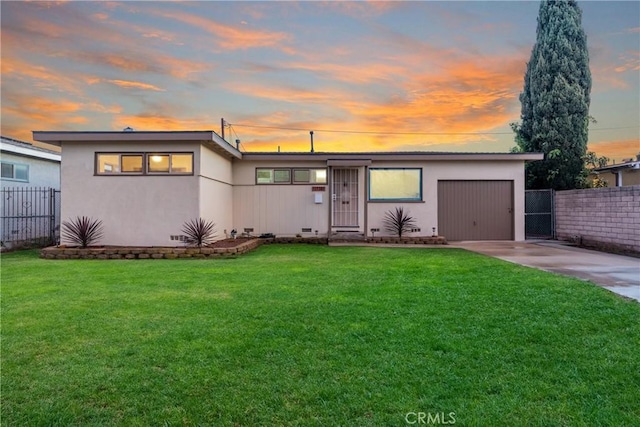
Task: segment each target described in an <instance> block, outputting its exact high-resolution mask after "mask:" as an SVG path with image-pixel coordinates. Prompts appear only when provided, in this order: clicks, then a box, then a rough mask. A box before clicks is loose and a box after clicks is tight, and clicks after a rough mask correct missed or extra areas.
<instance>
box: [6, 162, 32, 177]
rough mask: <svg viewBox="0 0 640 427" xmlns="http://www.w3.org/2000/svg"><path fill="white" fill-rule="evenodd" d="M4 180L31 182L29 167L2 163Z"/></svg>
mask: <svg viewBox="0 0 640 427" xmlns="http://www.w3.org/2000/svg"><path fill="white" fill-rule="evenodd" d="M1 169H2V171H1V174H2V179H10V180H14V181H23V182H29V165H23V164H19V163H9V162H2V164H1Z"/></svg>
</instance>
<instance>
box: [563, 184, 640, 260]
mask: <svg viewBox="0 0 640 427" xmlns="http://www.w3.org/2000/svg"><path fill="white" fill-rule="evenodd" d="M555 210H556V236H557V238H558V240H566V241H571V242H574V243H577V244H579V245H581V246H586V247H592V248H595V249H601V250H606V251H612V252H618V253H626V254H629V255H634V256H640V185H633V186H626V187H612V188H590V189H585V190H567V191H557V192H556V194H555Z"/></svg>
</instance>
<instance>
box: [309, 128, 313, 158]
mask: <svg viewBox="0 0 640 427" xmlns="http://www.w3.org/2000/svg"><path fill="white" fill-rule="evenodd" d="M309 135H311V152H312V153H313V131H312V130H310V131H309Z"/></svg>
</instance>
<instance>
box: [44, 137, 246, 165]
mask: <svg viewBox="0 0 640 427" xmlns="http://www.w3.org/2000/svg"><path fill="white" fill-rule="evenodd" d="M33 139H34V140H35V141H40V142H46V143H48V144H52V145H57V146H62V144H63V143H67V142H143V141H147V142H148V141H151V142H152V141H158V142H160V141H163V142H169V141H171V142H180V141H183V142H186V141H190V142H193V141H197V142H201V143H203V144H205V145H207V146H208V147H210V148H212V149H213V150H214V151H216V152H218V153H220V154H222V155H224V156H225V157H235V158H238V159H239V158H241V157H242V154H241V153H240V151H238V149H236V148H235V147H234V146H233V145H231V144H229V143H228V142H227V141H225V140H224V139H222V138H221V137H220V136H219V135H218V134H217V133H216V132H215V131H212V130H190V131H134V130H131V131H126V130H125V131H35V130H34V131H33Z"/></svg>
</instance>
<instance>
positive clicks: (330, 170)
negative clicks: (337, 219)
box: [327, 166, 333, 241]
mask: <svg viewBox="0 0 640 427" xmlns="http://www.w3.org/2000/svg"><path fill="white" fill-rule="evenodd" d="M327 174H328V176H327V183H328V184H329V185H327V187H328V190H329V191H328V196H329V197H327V199H329V203H328V205H329V215H328V221H327V222H328V224H327V241H328V240H329V239H331V232H332V230H331V224H332V221H333V167H331V166H327Z"/></svg>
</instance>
